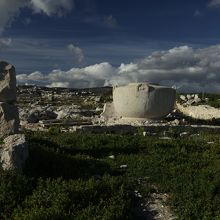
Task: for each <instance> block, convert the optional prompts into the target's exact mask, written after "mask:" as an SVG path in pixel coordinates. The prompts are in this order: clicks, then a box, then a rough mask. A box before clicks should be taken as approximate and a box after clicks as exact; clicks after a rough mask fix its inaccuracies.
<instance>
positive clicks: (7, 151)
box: [0, 134, 29, 172]
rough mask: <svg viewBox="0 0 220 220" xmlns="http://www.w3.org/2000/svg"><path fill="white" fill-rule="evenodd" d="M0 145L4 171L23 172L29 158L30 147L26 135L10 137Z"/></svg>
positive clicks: (0, 156)
mask: <svg viewBox="0 0 220 220" xmlns="http://www.w3.org/2000/svg"><path fill="white" fill-rule="evenodd" d="M3 142H4V143H3V145H0V162H1V165H2V168H3V170H16V171H18V172H22V169H23V167H24V165H25V161H26V160H27V158H28V155H29V153H28V146H27V143H26V140H25V136H24V134H15V135H10V136H8V137H7V138H5V139H4V141H3Z"/></svg>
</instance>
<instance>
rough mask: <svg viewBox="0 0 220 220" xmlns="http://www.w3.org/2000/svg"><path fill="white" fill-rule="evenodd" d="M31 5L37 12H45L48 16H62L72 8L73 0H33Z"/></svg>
mask: <svg viewBox="0 0 220 220" xmlns="http://www.w3.org/2000/svg"><path fill="white" fill-rule="evenodd" d="M30 4H31V7H32V8H33V10H34V12H35V13H41V12H42V13H45V14H46V15H48V16H51V15H58V16H62V15H64V14H65V13H66V12H69V11H71V10H72V8H73V6H74V2H73V0H59V1H57V0H31V2H30Z"/></svg>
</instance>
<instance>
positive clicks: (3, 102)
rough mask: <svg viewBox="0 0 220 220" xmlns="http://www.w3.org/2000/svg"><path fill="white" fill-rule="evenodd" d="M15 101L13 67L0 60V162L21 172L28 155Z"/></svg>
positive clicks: (7, 168) (5, 166)
mask: <svg viewBox="0 0 220 220" xmlns="http://www.w3.org/2000/svg"><path fill="white" fill-rule="evenodd" d="M15 101H16V74H15V68H14V67H13V66H12V65H11V64H9V63H7V62H4V61H0V138H4V141H3V144H1V145H0V164H1V166H2V168H3V170H16V171H18V172H22V168H23V166H24V163H25V160H26V159H27V157H28V148H27V144H26V141H25V136H24V135H23V134H18V133H19V124H20V122H19V112H18V108H17V106H15V105H14V102H15Z"/></svg>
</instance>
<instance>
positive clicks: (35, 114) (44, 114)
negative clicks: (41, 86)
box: [27, 109, 57, 123]
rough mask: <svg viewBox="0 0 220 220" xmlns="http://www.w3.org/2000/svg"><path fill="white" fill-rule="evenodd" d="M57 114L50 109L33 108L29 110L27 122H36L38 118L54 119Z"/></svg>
mask: <svg viewBox="0 0 220 220" xmlns="http://www.w3.org/2000/svg"><path fill="white" fill-rule="evenodd" d="M56 118H57V114H56V113H54V112H53V111H50V110H44V109H35V110H33V111H31V112H30V114H29V115H28V117H27V122H28V123H37V122H39V121H40V120H51V119H56Z"/></svg>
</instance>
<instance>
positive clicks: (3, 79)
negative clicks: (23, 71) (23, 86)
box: [0, 61, 16, 102]
mask: <svg viewBox="0 0 220 220" xmlns="http://www.w3.org/2000/svg"><path fill="white" fill-rule="evenodd" d="M14 101H16V74H15V68H14V66H12V65H11V64H9V63H7V62H4V61H0V102H14Z"/></svg>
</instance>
